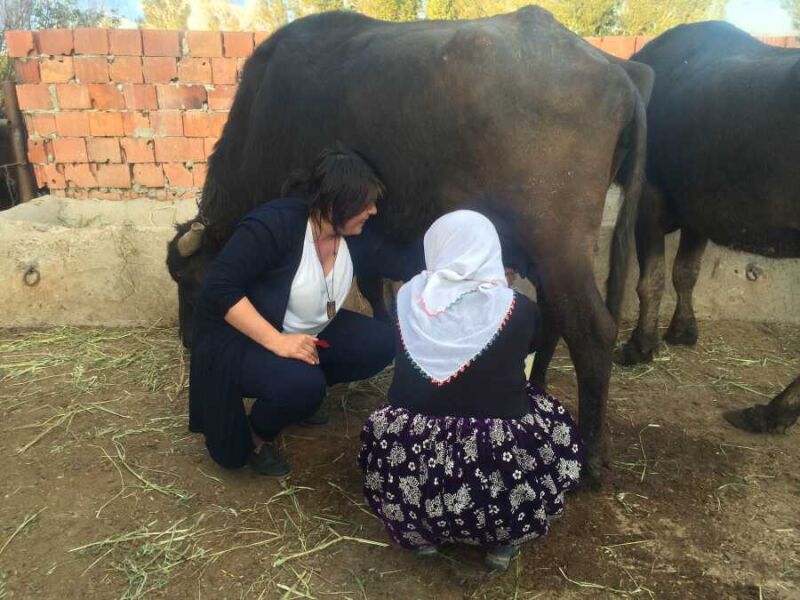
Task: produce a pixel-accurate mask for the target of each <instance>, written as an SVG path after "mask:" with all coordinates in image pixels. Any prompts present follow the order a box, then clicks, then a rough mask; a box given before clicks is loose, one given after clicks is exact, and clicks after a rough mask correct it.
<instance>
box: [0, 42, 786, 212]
mask: <svg viewBox="0 0 800 600" xmlns="http://www.w3.org/2000/svg"><path fill="white" fill-rule="evenodd" d="M267 35H268V34H267V33H264V32H225V33H218V32H205V31H189V32H178V31H155V30H135V29H134V30H130V29H128V30H125V29H75V30H67V29H50V30H43V31H38V32H31V31H10V32H8V33H7V34H6V41H7V46H8V54H9V56H10V57H12V58H13V59H14V67H15V70H16V75H17V82H18V84H17V96H18V98H19V105H20V109H21V110H22V112H23V114H24V117H25V122H26V125H27V128H28V135H29V139H28V159H29V161H30V162H31V163H32V164H33V165H34V171H35V173H36V181H37V183H38V185H39V186H40V187H44V186H48V187H49V188H50V190H51V191H52V192H53V193H57V194H63V195H67V196H71V197H77V198H83V197H95V198H108V199H123V198H135V197H152V198H157V199H172V198H184V197H194V196H196V195H197V194H198V192H199V190H200V189H201V188H202V185H203V181H204V179H205V173H206V159H207V157H208V155H209V153H210V152H211V149H212V147H213V146H214V143H215V142H216V140H217V138H218V137H219V135H220V133H221V132H222V127H223V125H224V124H225V120H226V119H227V117H228V110H229V108H230V105H231V103H232V101H233V96H234V92H235V90H236V84H237V83H238V81H239V77H240V74H241V69H242V66H243V64H244V61H245V59H246V58H247V57H248V56H249V55H250V54H251V53H252V51H253V48H254V46H255V45H257V44H259V43H260V42H261V41H262V40H263V39H264V38H266V37H267ZM587 39H588V41H589V42H590V43H592V44H593V45H595V46H597V47H599V48H602V49H603V50H604V51H606V52H609V53H611V54H614V55H616V56H620V57H622V58H628V57H629V56H630V55H631V54H633V53H634V52H635V51H637V50H639V49H640V48H641V47H642V46H643V45H644V44H645V43H647V41H649V39H650V38H648V37H644V36H638V37H607V38H587ZM762 39H763V40H764V41H765V42H767V43H770V44H774V45H778V46H797V45H798V44H797V40H796V39H795V38H762Z"/></svg>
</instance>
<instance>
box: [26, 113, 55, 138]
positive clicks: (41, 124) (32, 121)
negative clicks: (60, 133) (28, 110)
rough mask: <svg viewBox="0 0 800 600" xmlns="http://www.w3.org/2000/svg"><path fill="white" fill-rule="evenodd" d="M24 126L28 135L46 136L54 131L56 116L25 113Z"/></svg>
mask: <svg viewBox="0 0 800 600" xmlns="http://www.w3.org/2000/svg"><path fill="white" fill-rule="evenodd" d="M25 126H26V128H27V129H28V135H41V136H44V137H47V136H50V135H54V134H55V133H56V118H55V116H53V115H25Z"/></svg>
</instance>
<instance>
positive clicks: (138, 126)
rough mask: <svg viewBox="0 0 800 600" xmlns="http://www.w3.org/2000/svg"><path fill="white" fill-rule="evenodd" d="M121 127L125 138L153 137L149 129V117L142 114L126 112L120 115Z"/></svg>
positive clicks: (131, 111)
mask: <svg viewBox="0 0 800 600" xmlns="http://www.w3.org/2000/svg"><path fill="white" fill-rule="evenodd" d="M122 127H123V129H124V131H125V135H127V136H133V137H147V138H149V137H153V130H152V129H151V128H150V117H149V115H147V114H145V113H142V112H138V111H133V110H128V111H125V112H124V113H122Z"/></svg>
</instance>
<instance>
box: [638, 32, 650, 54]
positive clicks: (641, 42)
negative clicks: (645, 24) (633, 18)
mask: <svg viewBox="0 0 800 600" xmlns="http://www.w3.org/2000/svg"><path fill="white" fill-rule="evenodd" d="M652 39H653V36H652V35H637V36H636V43H635V46H634V52H638V51H639V50H641V49H642V48H644V47H645V46H646V45H647V43H648V42H650V41H651V40H652Z"/></svg>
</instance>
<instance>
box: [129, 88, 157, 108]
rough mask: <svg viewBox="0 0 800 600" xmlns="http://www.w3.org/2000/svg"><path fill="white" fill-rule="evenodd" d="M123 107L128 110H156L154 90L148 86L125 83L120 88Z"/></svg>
mask: <svg viewBox="0 0 800 600" xmlns="http://www.w3.org/2000/svg"><path fill="white" fill-rule="evenodd" d="M122 94H123V96H125V106H127V107H128V109H130V110H156V109H158V100H157V99H156V88H155V86H153V85H149V84H143V85H142V84H136V83H126V84H124V85H123V86H122Z"/></svg>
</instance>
